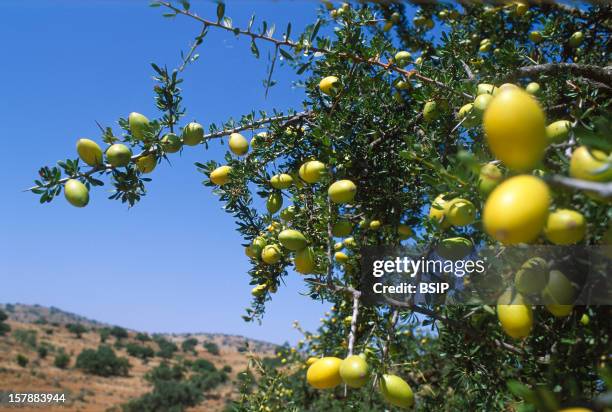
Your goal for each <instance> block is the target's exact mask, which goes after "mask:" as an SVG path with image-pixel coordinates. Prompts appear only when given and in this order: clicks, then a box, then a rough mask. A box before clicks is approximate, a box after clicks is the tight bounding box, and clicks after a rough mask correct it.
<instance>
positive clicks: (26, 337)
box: [13, 329, 37, 349]
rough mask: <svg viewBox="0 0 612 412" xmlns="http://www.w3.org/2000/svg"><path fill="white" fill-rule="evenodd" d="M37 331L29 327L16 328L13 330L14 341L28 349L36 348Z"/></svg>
mask: <svg viewBox="0 0 612 412" xmlns="http://www.w3.org/2000/svg"><path fill="white" fill-rule="evenodd" d="M36 336H37V332H36V331H35V330H30V329H16V330H15V331H13V338H14V339H15V341H16V342H18V343H20V344H22V345H23V346H26V347H28V348H30V349H36V345H37V343H36V341H37V339H36Z"/></svg>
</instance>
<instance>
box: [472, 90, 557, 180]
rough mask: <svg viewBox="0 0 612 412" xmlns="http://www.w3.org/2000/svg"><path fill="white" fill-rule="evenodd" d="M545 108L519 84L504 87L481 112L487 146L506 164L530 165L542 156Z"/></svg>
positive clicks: (525, 167)
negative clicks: (482, 112)
mask: <svg viewBox="0 0 612 412" xmlns="http://www.w3.org/2000/svg"><path fill="white" fill-rule="evenodd" d="M544 126H545V118H544V112H543V111H542V109H541V108H540V105H539V104H538V102H537V101H536V100H535V99H534V98H533V97H532V96H531V95H529V94H528V93H526V92H524V91H522V90H520V89H519V88H518V87H507V88H506V89H504V90H502V91H501V92H500V93H498V95H497V96H496V97H495V98H494V99H493V101H492V102H491V104H489V107H488V108H487V111H486V112H485V114H484V120H483V127H484V131H485V136H486V139H487V143H488V144H489V148H490V149H491V151H492V152H493V154H494V155H495V156H496V157H497V158H498V159H499V160H501V161H502V162H503V163H504V164H505V165H506V166H508V167H509V168H511V169H514V170H517V171H525V170H530V169H533V168H534V167H536V166H537V164H538V163H540V161H541V160H542V157H543V155H544V149H545V148H546V145H547V144H548V142H547V141H546V131H545V127H544Z"/></svg>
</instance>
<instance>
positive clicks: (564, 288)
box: [542, 270, 576, 316]
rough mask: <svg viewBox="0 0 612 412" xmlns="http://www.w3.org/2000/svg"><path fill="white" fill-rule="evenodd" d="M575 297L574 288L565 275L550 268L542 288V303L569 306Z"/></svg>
mask: <svg viewBox="0 0 612 412" xmlns="http://www.w3.org/2000/svg"><path fill="white" fill-rule="evenodd" d="M575 297H576V289H575V288H574V285H573V284H572V282H571V281H570V280H569V279H568V278H567V276H565V274H563V272H561V271H559V270H551V271H550V273H549V275H548V283H546V286H545V287H544V289H543V290H542V300H543V301H544V304H546V305H561V306H571V305H572V304H573V303H574V299H575ZM555 316H557V315H555Z"/></svg>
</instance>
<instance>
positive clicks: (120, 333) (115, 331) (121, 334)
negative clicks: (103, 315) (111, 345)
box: [110, 326, 128, 339]
mask: <svg viewBox="0 0 612 412" xmlns="http://www.w3.org/2000/svg"><path fill="white" fill-rule="evenodd" d="M110 334H111V335H112V336H114V337H115V338H117V339H124V338H127V337H128V332H127V330H125V329H124V328H122V327H121V326H113V327H112V329H111V330H110Z"/></svg>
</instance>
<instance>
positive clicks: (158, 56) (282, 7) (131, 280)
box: [0, 0, 326, 343]
mask: <svg viewBox="0 0 612 412" xmlns="http://www.w3.org/2000/svg"><path fill="white" fill-rule="evenodd" d="M317 6H318V4H317V3H316V2H314V1H292V2H289V1H284V2H273V1H240V2H238V1H229V2H228V4H227V14H228V15H229V16H231V17H232V18H233V19H234V22H235V23H236V24H239V25H245V24H246V22H248V19H249V17H250V14H251V12H252V11H255V12H256V14H257V16H258V17H265V18H267V19H268V21H270V22H276V25H277V27H278V29H279V32H281V33H282V31H283V29H284V27H286V24H287V22H288V21H291V22H292V23H293V26H294V30H293V32H294V33H298V32H299V30H300V29H301V28H303V27H304V26H305V25H306V24H308V23H310V22H312V21H314V19H315V8H316V7H317ZM192 7H193V8H194V9H196V10H197V11H198V13H199V14H201V15H204V16H210V17H213V16H214V15H215V5H214V4H213V3H211V2H197V1H192ZM160 10H161V9H154V8H150V7H148V1H144V0H143V1H136V0H134V1H118V0H105V1H101V0H88V1H82V0H56V1H51V0H48V1H43V0H39V1H32V2H24V1H21V0H3V1H2V2H0V38H1V39H3V42H2V43H3V45H2V55H3V59H2V61H3V62H2V65H1V66H0V73H1V75H2V80H3V82H2V83H3V93H2V99H0V117H1V118H2V121H1V122H0V136H2V140H3V145H2V153H3V156H2V158H3V159H2V162H0V176H2V182H3V188H2V195H1V196H2V201H1V202H0V302H2V303H7V302H21V303H29V304H34V303H38V304H41V305H46V306H51V305H53V306H56V307H59V308H62V309H65V310H68V311H72V312H76V313H78V314H82V315H84V316H88V317H91V318H94V319H97V320H100V321H103V322H109V323H113V324H118V325H122V326H125V327H129V328H134V329H138V330H146V331H150V332H154V331H157V332H196V331H207V332H223V333H234V334H243V335H246V336H249V337H253V338H259V339H265V340H268V341H271V342H277V343H282V342H284V341H285V340H289V341H291V342H294V341H296V340H297V339H299V337H300V336H299V335H298V333H297V332H295V331H294V330H293V329H292V328H291V322H292V321H293V320H294V319H299V320H300V321H301V322H302V323H303V325H304V326H305V327H306V328H308V329H311V330H312V329H314V328H315V327H316V325H317V324H318V321H319V318H320V317H321V315H322V313H323V312H324V311H325V309H326V307H325V306H323V305H321V304H319V303H315V302H312V301H310V299H308V298H306V297H303V296H300V295H299V292H300V291H302V290H303V289H304V288H303V285H302V283H301V281H300V279H299V277H298V275H295V274H294V275H293V276H291V277H290V278H289V279H288V281H289V284H288V287H286V288H281V289H280V290H279V292H278V293H277V294H276V295H275V297H274V300H273V302H272V303H271V304H270V305H269V310H268V313H267V314H266V317H265V318H264V323H263V325H262V326H258V325H256V324H248V323H245V322H243V321H242V319H241V318H240V316H241V315H242V314H243V313H244V308H245V307H246V306H248V304H249V301H250V289H251V287H250V286H249V285H248V276H247V274H246V271H247V267H248V262H247V258H246V257H245V256H244V252H243V248H242V247H241V246H240V243H241V239H240V237H239V235H238V233H237V232H236V231H235V230H234V223H233V221H232V219H231V217H230V216H229V215H227V214H225V212H224V211H223V210H221V204H220V203H219V202H218V200H217V198H216V197H215V196H214V195H213V194H212V192H211V190H210V189H209V188H206V187H203V186H202V185H201V181H202V176H201V175H200V174H199V173H197V172H196V170H195V167H194V165H193V163H194V162H195V161H205V160H209V159H221V157H222V154H223V152H224V150H225V149H224V147H225V146H223V147H222V146H220V145H219V144H213V147H212V149H211V150H209V151H208V152H205V151H204V150H203V148H202V147H198V148H196V149H190V150H186V151H185V152H184V154H183V155H182V157H174V159H173V160H174V161H173V166H172V167H170V166H169V165H165V164H164V165H161V166H160V167H158V169H157V170H156V171H155V172H154V173H153V174H152V176H151V177H152V178H153V182H152V183H151V184H150V185H149V194H148V196H146V197H145V198H144V200H143V201H142V202H141V203H140V204H138V205H137V206H136V207H134V208H133V209H131V210H128V209H127V208H126V206H124V205H122V204H121V203H119V202H115V201H110V200H107V199H106V197H107V196H108V190H109V187H108V186H105V187H103V188H98V189H97V190H95V191H93V192H92V199H91V203H90V205H89V206H88V207H87V208H84V209H76V208H74V207H71V206H69V205H68V204H67V203H66V202H65V201H64V199H63V198H59V199H57V200H56V201H54V202H53V203H52V204H50V205H45V206H42V205H40V204H39V203H38V201H37V198H36V197H35V196H34V195H32V194H28V193H22V192H21V189H23V188H25V187H28V186H29V185H30V184H31V183H32V180H33V179H34V178H35V177H36V171H37V170H38V168H39V167H40V166H42V165H45V164H46V165H51V164H54V163H55V162H56V161H57V160H59V159H64V158H66V157H75V156H76V154H75V148H74V146H75V142H76V140H77V139H78V138H80V137H90V138H94V139H96V140H99V138H100V134H99V131H98V129H97V127H96V124H95V121H96V120H97V121H99V122H100V123H101V124H103V125H112V126H115V127H116V123H115V122H116V120H117V119H118V118H119V117H125V116H127V114H128V113H129V112H132V111H137V112H141V113H144V114H146V115H147V116H149V117H155V116H156V112H155V106H154V102H153V99H152V90H151V89H152V86H153V81H152V80H151V69H150V66H149V63H150V62H153V61H154V62H157V63H160V64H167V65H168V66H170V67H175V66H176V65H177V63H178V62H179V50H180V49H181V48H182V49H183V50H186V49H188V46H189V42H190V41H191V40H192V39H193V37H194V36H195V35H196V34H197V33H198V31H199V28H198V27H197V25H196V24H194V22H192V21H191V20H189V19H186V18H177V19H176V20H173V19H166V18H163V17H162V16H161V11H160ZM248 49H249V43H248V42H247V41H245V40H240V39H236V38H235V37H234V36H233V35H230V34H228V33H225V32H219V31H215V30H212V31H211V32H210V34H209V35H208V37H207V38H206V39H205V42H204V44H203V45H202V47H201V49H200V51H199V53H200V55H201V57H200V60H199V62H198V63H197V64H196V65H195V66H192V67H191V68H189V69H188V71H187V73H186V75H185V78H186V81H185V83H184V86H183V87H184V89H185V93H184V98H185V102H184V103H185V105H186V106H187V108H188V114H187V119H188V120H191V119H197V120H198V121H200V122H201V123H203V124H205V125H207V124H208V123H209V122H211V121H213V122H217V123H220V122H221V121H223V120H226V119H228V118H229V117H231V116H234V117H239V116H240V115H241V114H242V113H247V112H249V111H250V110H251V109H258V108H264V109H272V108H273V107H276V108H279V109H282V110H284V109H287V108H296V109H300V102H301V100H302V98H303V90H301V89H295V88H292V85H291V82H290V80H291V79H292V78H293V76H292V73H291V71H290V69H285V70H283V69H279V70H278V71H277V72H276V75H275V78H276V79H277V80H278V81H279V84H278V85H277V86H275V87H274V88H272V90H271V93H270V95H269V97H268V99H265V98H264V91H263V88H262V86H261V85H262V79H263V78H264V77H265V70H266V61H265V60H256V59H255V58H253V57H252V56H251V55H250V53H249V52H248ZM261 50H262V51H263V50H264V49H263V47H262V49H261ZM263 55H264V54H263V53H262V56H263ZM116 130H117V129H116ZM117 131H118V130H117ZM175 156H178V155H175Z"/></svg>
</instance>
